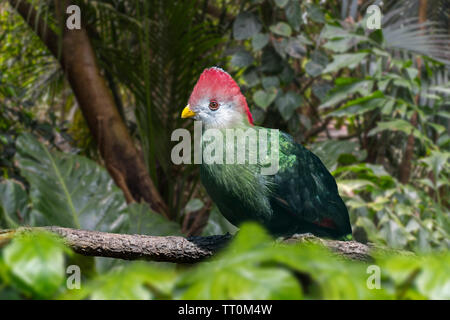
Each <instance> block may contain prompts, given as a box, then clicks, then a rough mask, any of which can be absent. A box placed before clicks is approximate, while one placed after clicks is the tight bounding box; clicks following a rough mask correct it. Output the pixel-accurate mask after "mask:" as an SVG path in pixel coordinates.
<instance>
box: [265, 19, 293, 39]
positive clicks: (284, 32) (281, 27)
mask: <svg viewBox="0 0 450 320" xmlns="http://www.w3.org/2000/svg"><path fill="white" fill-rule="evenodd" d="M270 31H272V32H273V33H275V34H277V35H280V36H283V37H290V36H291V34H292V29H291V27H290V26H289V25H288V24H287V23H285V22H278V23H277V24H275V25H272V26H270Z"/></svg>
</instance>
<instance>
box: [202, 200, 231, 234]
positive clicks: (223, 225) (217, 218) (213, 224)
mask: <svg viewBox="0 0 450 320" xmlns="http://www.w3.org/2000/svg"><path fill="white" fill-rule="evenodd" d="M237 230H238V229H237V228H236V227H235V226H234V225H232V224H231V223H230V222H229V221H228V220H227V219H225V217H224V216H223V215H222V214H221V213H220V211H219V209H218V208H217V206H214V207H213V208H212V209H211V212H210V214H209V218H208V223H207V224H206V226H205V228H204V229H203V232H202V235H203V236H212V235H217V234H226V233H231V234H234V233H235V232H236V231H237Z"/></svg>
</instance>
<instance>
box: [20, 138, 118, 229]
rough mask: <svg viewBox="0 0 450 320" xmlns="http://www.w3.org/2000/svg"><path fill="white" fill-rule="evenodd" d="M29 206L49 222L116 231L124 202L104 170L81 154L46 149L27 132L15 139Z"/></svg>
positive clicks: (65, 225)
mask: <svg viewBox="0 0 450 320" xmlns="http://www.w3.org/2000/svg"><path fill="white" fill-rule="evenodd" d="M16 146H17V154H16V160H17V162H18V165H19V168H20V171H21V174H22V175H23V176H24V177H25V178H26V179H27V181H28V182H29V183H30V196H31V202H32V204H33V208H34V209H35V210H37V211H39V212H40V213H41V214H42V215H43V216H44V217H45V218H46V219H47V223H48V224H49V225H59V226H63V227H73V228H82V229H87V230H99V231H110V232H118V231H120V230H121V228H122V226H123V218H124V215H125V211H126V202H125V199H124V196H123V194H122V191H121V190H120V189H119V188H118V187H116V185H115V184H114V182H113V181H112V179H111V178H110V176H109V175H108V173H107V172H106V170H105V169H104V168H102V167H100V166H99V165H98V164H96V163H95V162H94V161H92V160H89V159H87V158H85V157H81V156H77V155H72V154H63V153H60V152H56V151H50V150H48V148H47V147H46V146H45V145H43V144H42V143H41V142H39V141H37V140H36V139H35V138H34V137H32V136H31V135H30V134H23V135H21V136H20V137H19V138H18V139H17V143H16Z"/></svg>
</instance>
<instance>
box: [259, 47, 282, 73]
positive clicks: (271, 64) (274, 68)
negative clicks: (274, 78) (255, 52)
mask: <svg viewBox="0 0 450 320" xmlns="http://www.w3.org/2000/svg"><path fill="white" fill-rule="evenodd" d="M282 69H283V64H282V60H281V57H280V55H279V54H278V53H277V52H276V51H275V50H274V49H273V48H272V47H270V46H266V47H265V48H264V50H263V54H262V58H261V67H260V70H261V71H263V72H269V73H278V72H280V71H281V70H282Z"/></svg>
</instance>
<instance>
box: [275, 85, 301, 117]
mask: <svg viewBox="0 0 450 320" xmlns="http://www.w3.org/2000/svg"><path fill="white" fill-rule="evenodd" d="M301 103H302V97H301V96H300V95H299V94H297V93H295V92H292V91H288V92H287V93H285V94H284V95H281V96H279V97H278V98H277V99H276V100H275V105H276V106H277V108H278V111H279V112H280V114H281V116H282V117H283V119H284V120H285V121H288V120H289V119H290V118H291V117H292V116H293V114H294V112H295V109H297V108H298V107H299V106H300V105H301Z"/></svg>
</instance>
